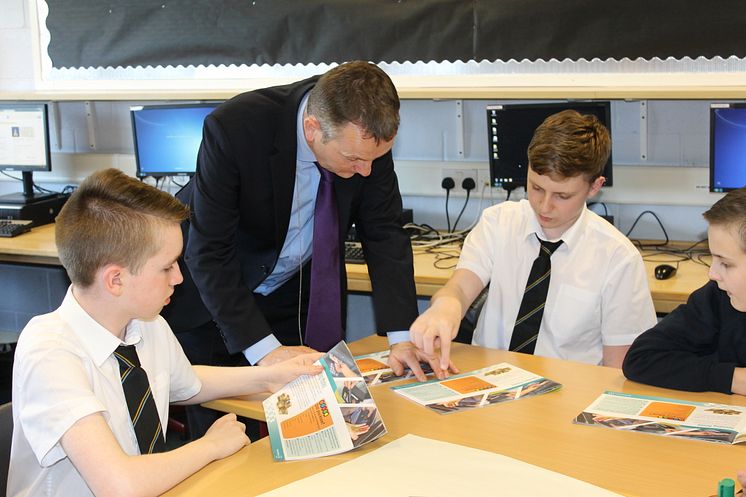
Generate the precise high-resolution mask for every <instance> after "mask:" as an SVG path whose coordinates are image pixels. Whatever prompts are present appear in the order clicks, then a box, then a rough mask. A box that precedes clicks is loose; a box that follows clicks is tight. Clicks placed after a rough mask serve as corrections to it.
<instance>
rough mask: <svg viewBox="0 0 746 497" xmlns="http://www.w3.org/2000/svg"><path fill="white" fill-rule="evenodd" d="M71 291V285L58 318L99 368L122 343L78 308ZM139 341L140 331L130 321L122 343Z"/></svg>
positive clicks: (128, 343) (135, 324)
mask: <svg viewBox="0 0 746 497" xmlns="http://www.w3.org/2000/svg"><path fill="white" fill-rule="evenodd" d="M72 289H73V287H72V285H70V287H69V288H68V289H67V294H65V299H64V300H63V301H62V305H60V308H59V313H60V316H61V317H62V318H63V320H64V321H65V322H66V323H67V325H68V326H69V327H70V330H71V331H72V333H73V334H75V335H76V336H77V337H78V340H79V341H80V343H81V344H82V346H83V348H84V349H85V351H86V353H87V354H88V356H89V357H90V358H91V359H93V362H94V363H95V364H96V366H98V367H100V366H101V365H103V363H104V361H106V359H108V358H109V357H110V356H111V354H112V353H113V352H114V351H115V350H116V348H117V347H119V346H120V345H122V341H121V340H119V338H117V337H115V336H114V335H112V334H111V332H110V331H109V330H107V329H106V328H104V327H103V326H101V325H100V324H99V323H98V322H96V320H94V319H93V318H92V317H91V316H90V315H89V314H88V313H87V312H86V311H85V310H84V309H83V308H82V307H81V306H80V304H79V303H78V301H77V300H76V299H75V295H73V290H72ZM141 339H142V330H141V329H140V326H139V323H138V322H137V321H135V320H132V321H130V322H129V324H128V325H127V330H126V331H125V336H124V343H125V344H126V345H134V344H137V343H139V342H140V340H141Z"/></svg>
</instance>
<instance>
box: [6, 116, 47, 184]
mask: <svg viewBox="0 0 746 497" xmlns="http://www.w3.org/2000/svg"><path fill="white" fill-rule="evenodd" d="M51 167H52V162H51V160H50V152H49V127H48V125H47V105H46V104H43V103H20V102H18V103H16V102H13V103H10V102H0V170H4V171H24V172H31V171H50V170H51Z"/></svg>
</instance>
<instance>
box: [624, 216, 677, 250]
mask: <svg viewBox="0 0 746 497" xmlns="http://www.w3.org/2000/svg"><path fill="white" fill-rule="evenodd" d="M645 214H650V215H651V216H653V217H654V218H655V220H656V221H658V225H659V226H660V227H661V230H662V231H663V236H664V237H665V238H666V241H665V242H663V243H652V244H649V245H643V244H642V243H641V242H640V240H632V241H633V242H635V243H637V246H638V247H640V249H644V248H645V247H651V248H652V247H665V246H666V245H668V242H669V239H668V233H667V232H666V228H664V227H663V223H662V222H661V220H660V218H659V217H658V216H657V215H656V214H655V212H653V211H642V212H641V213H640V215H639V216H637V219H635V222H634V223H632V227H631V228H630V229H629V231H627V233H626V234H625V236H626V237H627V238H629V234H630V233H632V230H633V229H635V226H637V222H638V221H639V220H640V218H642V216H644V215H645Z"/></svg>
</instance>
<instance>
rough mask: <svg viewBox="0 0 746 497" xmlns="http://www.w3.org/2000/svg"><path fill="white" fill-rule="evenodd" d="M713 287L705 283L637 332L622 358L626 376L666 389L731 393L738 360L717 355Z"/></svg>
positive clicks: (718, 319)
mask: <svg viewBox="0 0 746 497" xmlns="http://www.w3.org/2000/svg"><path fill="white" fill-rule="evenodd" d="M717 291H718V290H717V285H716V284H715V283H713V282H710V283H708V284H707V285H705V286H704V287H702V288H700V289H699V290H697V291H695V292H694V293H692V295H691V296H690V297H689V299H688V301H687V303H686V304H684V305H681V306H679V307H677V308H676V309H675V310H674V311H673V312H672V313H670V314H669V315H668V316H666V317H665V318H663V319H662V320H661V321H660V322H659V323H658V324H657V325H656V326H654V327H653V328H651V329H650V330H648V331H646V332H645V333H643V334H642V335H640V336H639V337H638V338H637V339H636V340H635V342H634V343H633V344H632V347H630V350H629V352H627V356H626V357H625V359H624V364H623V370H624V375H625V376H626V377H627V378H629V379H630V380H633V381H638V382H640V383H647V384H650V385H655V386H659V387H664V388H674V389H677V390H688V391H694V392H702V391H715V392H722V393H728V394H729V393H731V389H730V388H731V384H732V382H733V371H734V369H735V367H736V364H735V363H734V362H729V361H726V360H722V359H721V358H720V355H719V354H718V350H719V342H720V340H721V335H722V333H721V329H720V328H721V321H722V316H721V314H722V309H721V305H720V302H719V299H718V295H717Z"/></svg>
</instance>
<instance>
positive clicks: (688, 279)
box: [347, 249, 708, 313]
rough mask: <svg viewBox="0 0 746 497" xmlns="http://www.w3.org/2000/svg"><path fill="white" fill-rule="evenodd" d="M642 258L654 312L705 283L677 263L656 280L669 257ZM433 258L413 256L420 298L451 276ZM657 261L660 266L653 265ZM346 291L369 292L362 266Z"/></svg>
mask: <svg viewBox="0 0 746 497" xmlns="http://www.w3.org/2000/svg"><path fill="white" fill-rule="evenodd" d="M451 251H453V249H451ZM642 254H643V255H644V256H646V258H647V257H648V256H650V257H652V258H653V259H655V260H645V261H644V262H645V273H646V274H647V275H648V286H649V287H650V294H651V295H652V297H653V304H654V305H655V312H659V313H669V312H671V311H673V310H674V309H675V308H676V307H678V306H679V305H681V304H683V303H685V302H686V300H687V298H688V297H689V294H691V293H692V292H693V291H694V290H696V289H698V288H700V287H701V286H703V285H704V284H705V283H707V281H708V277H707V271H708V268H707V267H706V266H704V265H702V264H697V263H696V262H693V261H689V260H688V261H683V262H681V263H679V268H678V270H677V271H676V275H675V276H674V277H672V278H669V279H667V280H656V279H655V277H654V276H653V270H654V269H655V266H657V265H658V264H661V263H662V262H660V261H667V260H671V257H670V256H665V255H662V254H657V253H654V252H650V251H645V252H642ZM653 254H655V255H653ZM435 257H436V256H435V254H432V253H427V252H415V256H414V281H415V285H416V287H417V295H419V296H428V297H429V296H432V295H433V294H434V293H435V292H437V291H438V289H439V288H440V287H442V286H443V285H445V283H446V281H448V279H449V278H450V277H451V275H452V274H453V269H438V268H436V267H435V266H434V262H435ZM656 260H657V261H659V262H656ZM445 264H448V261H441V263H440V265H441V266H443V265H445ZM452 264H453V265H454V266H455V264H456V259H454V260H453V262H452ZM674 265H675V264H674ZM347 287H348V289H349V290H350V291H354V292H370V291H371V285H370V278H369V276H368V268H367V266H365V265H364V264H347Z"/></svg>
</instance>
